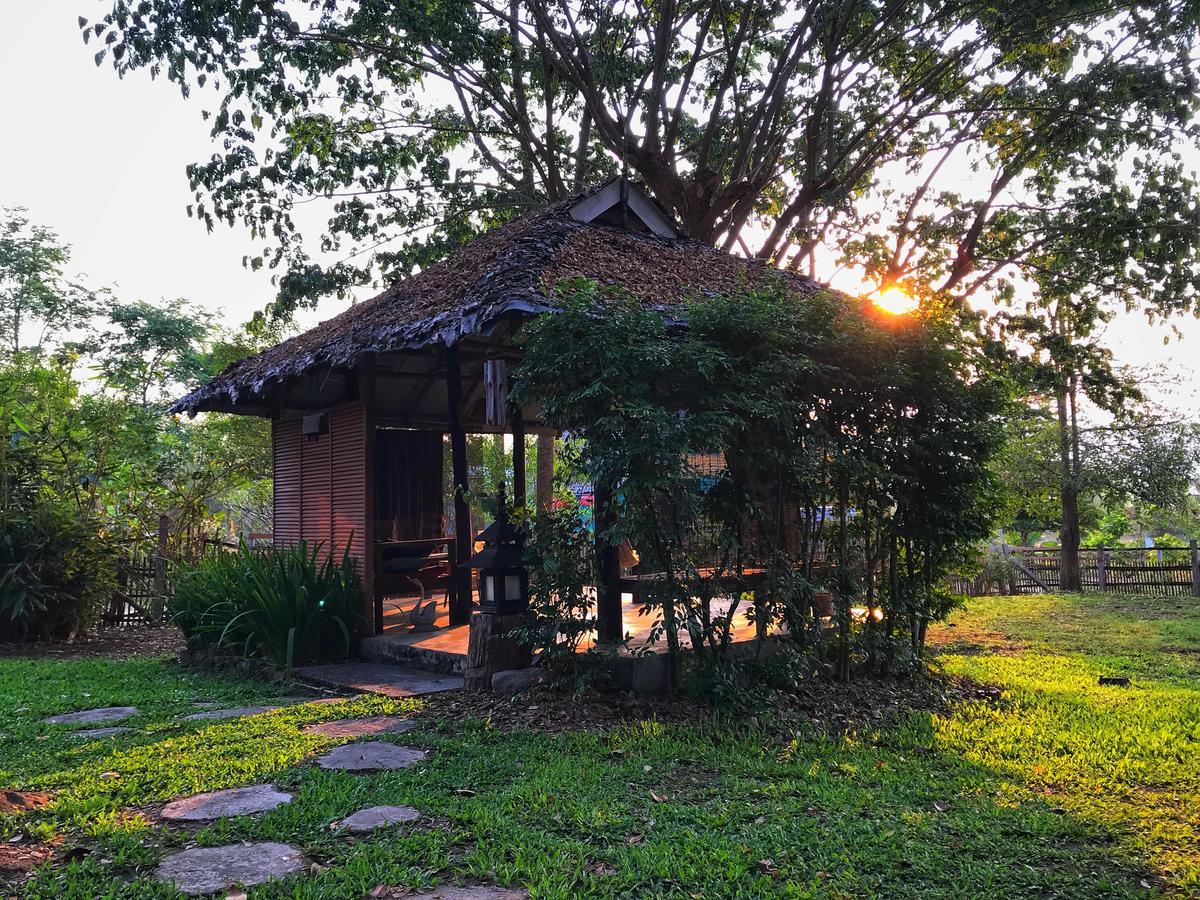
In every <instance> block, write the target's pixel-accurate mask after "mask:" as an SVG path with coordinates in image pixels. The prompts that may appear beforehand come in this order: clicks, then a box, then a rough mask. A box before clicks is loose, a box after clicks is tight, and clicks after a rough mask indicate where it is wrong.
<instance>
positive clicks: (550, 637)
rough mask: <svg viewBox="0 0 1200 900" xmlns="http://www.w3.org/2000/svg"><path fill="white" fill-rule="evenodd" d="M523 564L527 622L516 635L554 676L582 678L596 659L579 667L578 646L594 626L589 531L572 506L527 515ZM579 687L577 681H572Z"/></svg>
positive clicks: (593, 575)
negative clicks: (526, 576) (526, 569)
mask: <svg viewBox="0 0 1200 900" xmlns="http://www.w3.org/2000/svg"><path fill="white" fill-rule="evenodd" d="M523 527H524V529H525V534H526V545H525V563H526V566H527V567H528V569H529V612H530V624H529V625H528V626H527V627H524V628H520V629H517V631H516V632H515V636H516V637H517V639H518V640H520V641H521V642H522V643H524V644H526V645H528V646H529V647H530V648H531V649H532V650H533V651H534V652H535V653H537V654H538V656H539V658H540V661H541V663H542V665H544V666H546V667H548V668H549V669H551V670H552V671H553V672H555V673H556V674H564V675H569V676H571V677H575V678H577V679H579V678H585V677H587V676H589V675H591V674H594V673H595V671H597V667H596V666H595V665H594V664H595V660H589V661H588V662H589V664H588V665H586V666H583V667H582V668H581V667H580V663H581V662H582V660H581V659H580V658H579V657H580V654H579V653H578V650H579V646H580V644H581V643H582V642H583V641H584V639H585V638H587V636H588V634H589V632H591V631H593V630H594V629H595V627H596V617H595V613H594V611H593V609H592V601H593V596H592V588H591V586H592V585H593V584H595V583H596V576H595V567H594V559H593V554H592V547H593V541H592V533H591V531H590V530H589V528H588V526H587V523H586V522H585V521H584V520H583V517H582V516H581V515H580V509H579V507H578V506H577V505H575V504H566V505H564V506H563V507H561V508H559V509H547V510H542V511H540V512H538V514H537V515H536V516H529V515H528V514H526V518H525V521H524V522H523ZM576 687H577V688H579V687H582V682H580V683H577V685H576Z"/></svg>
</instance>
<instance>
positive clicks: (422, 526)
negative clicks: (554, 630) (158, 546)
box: [172, 178, 818, 638]
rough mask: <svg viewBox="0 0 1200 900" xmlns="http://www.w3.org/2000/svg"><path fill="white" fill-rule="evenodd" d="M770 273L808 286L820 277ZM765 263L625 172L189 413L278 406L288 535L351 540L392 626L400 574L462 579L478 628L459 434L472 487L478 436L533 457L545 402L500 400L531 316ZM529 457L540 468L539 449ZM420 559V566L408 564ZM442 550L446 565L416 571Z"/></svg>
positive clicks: (383, 299)
mask: <svg viewBox="0 0 1200 900" xmlns="http://www.w3.org/2000/svg"><path fill="white" fill-rule="evenodd" d="M770 271H772V272H775V273H776V274H777V275H778V276H779V277H782V278H784V279H786V282H787V284H788V287H789V290H793V291H795V292H796V293H797V294H801V295H807V294H811V293H812V292H813V291H815V290H817V288H818V285H817V284H816V283H815V282H813V281H811V280H809V279H807V278H804V277H802V276H799V275H795V274H792V273H781V272H779V271H778V270H775V269H771V270H770ZM762 273H763V265H762V264H761V263H757V262H754V261H751V260H747V259H745V258H742V257H737V256H733V255H731V254H727V253H722V252H720V251H717V250H714V249H713V248H711V247H708V246H706V245H702V244H698V243H696V242H694V241H691V240H688V239H687V238H685V237H683V236H682V235H681V234H680V232H679V231H678V229H677V228H676V226H675V225H674V223H672V221H671V219H670V217H669V216H667V215H666V214H665V213H664V212H663V211H662V209H661V208H660V207H659V206H658V205H657V204H656V203H655V202H654V201H653V200H652V199H651V198H650V197H648V196H647V195H646V194H645V193H644V192H643V191H642V190H641V189H640V188H639V187H638V186H636V185H634V184H631V183H630V182H628V181H627V180H625V179H621V178H617V179H612V180H610V181H608V182H606V183H605V184H603V185H600V186H599V187H597V188H595V189H593V190H591V191H589V192H587V193H585V194H583V195H581V196H579V197H576V198H573V199H571V200H567V201H563V202H560V203H556V204H554V205H551V206H548V207H546V208H543V209H540V210H536V211H533V212H530V213H528V214H526V215H524V216H522V217H520V218H518V219H515V220H514V221H512V222H510V223H508V224H506V225H503V226H501V227H499V228H496V229H493V230H492V231H489V232H487V233H485V234H483V235H481V236H480V237H478V238H477V239H476V240H474V241H472V242H471V243H469V244H467V245H466V246H464V247H462V248H461V249H459V250H458V251H456V252H454V253H453V254H451V255H450V256H449V257H447V258H446V259H444V260H442V261H441V262H438V263H435V264H433V265H431V266H429V268H427V269H424V270H423V271H421V272H420V273H418V274H416V275H413V276H412V277H410V278H406V279H404V280H403V281H401V282H399V283H397V284H395V285H393V286H392V287H390V288H388V289H387V290H385V291H384V292H383V293H381V294H379V295H378V296H377V297H374V298H373V299H371V300H367V301H365V302H362V303H359V304H356V305H354V306H351V307H350V308H349V309H347V310H346V311H345V312H343V313H341V314H340V315H338V316H335V317H334V318H332V319H330V320H328V321H326V322H324V323H322V324H320V325H318V326H317V327H315V328H313V329H311V330H309V331H307V332H305V333H303V334H301V335H299V336H297V337H294V338H291V339H289V340H286V341H284V342H283V343H281V344H279V345H277V346H275V347H272V348H270V349H269V350H265V351H263V352H261V353H259V354H257V355H255V356H251V357H249V358H247V359H244V360H241V361H240V362H237V363H235V364H233V365H232V366H230V367H229V368H228V369H226V370H225V371H224V372H222V373H221V374H220V375H218V376H217V377H216V378H214V379H213V380H212V381H210V382H208V383H207V384H205V385H203V386H201V387H199V388H197V389H196V390H194V391H192V392H191V393H190V394H188V395H187V396H186V397H184V398H182V399H181V400H179V401H178V402H177V403H176V404H175V405H174V406H173V407H172V410H173V411H174V412H179V413H188V414H193V415H194V414H196V413H199V412H205V411H213V412H227V413H237V414H244V415H255V416H263V417H266V418H269V419H271V422H272V444H273V458H274V480H275V496H274V515H275V526H274V529H275V530H274V539H275V541H276V543H277V544H288V543H292V542H296V541H298V540H301V539H303V540H305V541H308V542H310V543H313V542H320V543H322V544H323V545H324V546H326V547H329V548H334V549H335V550H336V552H338V553H341V552H342V550H343V549H344V548H349V551H350V554H351V556H352V557H353V558H354V559H355V560H357V562H358V564H359V565H360V567H361V572H362V577H363V583H364V586H365V594H366V596H365V597H364V611H366V612H367V613H368V621H369V622H371V623H374V628H375V629H376V630H378V629H379V628H381V627H382V620H381V594H382V593H383V592H384V589H385V586H386V582H387V580H388V579H389V577H392V575H394V574H396V573H398V572H402V573H404V575H405V577H408V578H409V579H410V580H411V579H412V578H416V579H417V580H420V579H422V578H426V577H432V578H434V579H438V578H440V579H441V580H443V581H446V582H448V595H449V611H450V624H451V625H459V624H465V623H466V622H467V621H468V619H469V618H470V616H471V609H472V589H471V584H470V581H469V577H468V575H467V573H466V572H465V571H464V570H462V569H461V568H459V567H458V566H456V565H454V564H453V563H454V561H455V560H463V559H466V558H467V557H468V556H469V555H470V548H471V544H472V540H473V535H474V532H473V530H472V527H471V523H470V521H469V512H468V510H467V507H466V504H465V502H464V501H463V500H462V499H461V497H459V499H458V500H457V502H456V503H455V504H454V511H453V515H452V516H451V517H450V518H451V521H450V522H447V523H444V522H443V516H442V515H441V511H442V506H441V504H442V496H443V491H442V486H443V477H444V476H443V472H442V458H443V454H442V446H443V441H444V440H445V437H444V436H446V435H448V436H449V444H450V448H451V453H450V456H451V459H452V465H451V467H450V468H451V472H450V475H451V478H452V484H453V485H455V486H457V487H465V485H466V482H467V461H466V449H465V435H466V434H467V433H472V432H473V433H496V432H498V431H500V430H503V429H505V428H510V429H511V430H512V431H513V432H514V433H515V436H516V437H517V438H518V440H516V441H515V442H514V452H515V453H516V454H517V455H518V457H520V456H523V453H524V440H523V434H524V432H525V429H538V428H540V427H541V425H540V423H539V422H538V421H537V410H533V409H525V410H513V411H512V415H510V416H509V417H508V418H507V421H508V424H507V425H504V424H501V423H502V422H503V421H504V419H505V417H504V416H503V415H502V414H500V415H498V414H497V410H496V409H495V406H496V403H497V402H500V403H502V402H503V399H502V398H501V399H500V400H498V399H497V396H496V393H495V392H496V390H497V389H502V386H503V385H502V381H503V379H502V378H499V379H498V378H497V377H496V376H497V373H498V372H499V371H500V370H499V369H497V367H496V363H497V362H498V361H501V362H503V363H507V364H511V363H513V362H516V361H517V360H518V359H519V351H518V350H517V349H516V348H515V347H514V345H513V337H514V335H515V334H516V333H517V331H518V330H519V329H520V328H521V326H522V324H523V323H525V322H526V321H528V319H529V318H530V317H532V316H536V315H540V314H544V313H549V312H553V311H554V309H555V306H556V304H555V299H554V298H555V288H556V285H558V284H560V283H561V282H562V281H563V280H564V279H569V278H573V277H584V278H589V279H594V280H596V281H598V282H601V283H609V284H616V285H620V286H623V287H624V288H626V289H627V290H628V291H630V292H631V293H632V294H633V295H635V296H637V297H640V298H643V299H644V300H645V301H646V302H647V303H648V304H653V305H655V306H659V307H669V306H671V305H675V304H679V303H682V302H684V301H686V300H687V298H688V297H690V296H697V295H703V294H708V293H712V292H718V291H727V290H730V289H733V288H735V287H736V286H738V285H739V284H740V283H743V282H745V281H749V282H751V283H753V282H754V281H755V280H756V279H758V278H760V277H761V276H762ZM489 376H490V377H489ZM489 386H490V388H489ZM489 410H490V412H491V415H489ZM514 462H515V467H514V468H515V470H516V472H517V473H520V474H521V475H522V476H523V472H524V461H523V459H521V458H518V459H516V460H515V461H514ZM457 493H458V492H457V491H456V494H457ZM518 496H523V491H520V490H519V492H518ZM444 526H445V527H444ZM406 555H407V556H410V557H416V558H417V559H418V560H419V561H420V562H419V563H411V562H408V563H406V562H405V557H406ZM435 558H436V559H437V560H438V561H439V566H435V567H427V568H429V569H432V570H433V571H432V575H431V574H430V572H429V571H421V570H420V569H413V568H411V566H414V565H417V566H419V565H421V564H423V561H424V560H426V559H435ZM397 560H399V563H397ZM405 565H409V566H410V568H409V569H405V568H404V566H405ZM614 576H615V573H614ZM606 580H607V581H609V582H610V583H608V584H602V585H599V586H598V588H599V590H598V595H599V602H598V609H597V612H598V617H599V631H600V636H601V637H602V638H603V637H606V636H619V635H620V634H621V631H622V623H621V611H620V599H619V593H616V592H618V586H617V585H616V583H615V580H614V579H606ZM614 593H616V599H615V602H613V596H614Z"/></svg>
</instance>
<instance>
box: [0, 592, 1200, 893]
mask: <svg viewBox="0 0 1200 900" xmlns="http://www.w3.org/2000/svg"><path fill="white" fill-rule="evenodd" d="M1197 609H1198V605H1192V604H1189V603H1184V604H1182V605H1180V606H1179V607H1178V608H1176V607H1175V606H1173V605H1172V604H1171V603H1168V602H1165V601H1156V602H1150V601H1129V600H1121V601H1114V600H1111V599H1101V598H1093V597H1086V598H1072V599H1063V598H1041V597H1038V598H1030V597H1023V598H1003V599H995V598H993V599H988V600H983V601H978V602H976V603H974V604H973V605H972V607H971V608H970V609H969V610H968V611H966V612H963V613H959V614H957V615H956V616H955V618H954V622H955V623H956V624H957V626H958V627H956V628H953V629H945V630H942V631H940V632H939V633H938V634H937V635H936V637H937V639H938V640H939V641H941V642H943V646H942V649H941V652H940V654H939V656H938V663H937V664H938V666H939V667H941V668H944V669H945V670H946V671H948V672H950V673H953V674H962V675H969V676H971V677H973V678H976V679H979V680H981V681H987V682H991V683H995V684H999V685H1000V686H1001V687H1002V688H1003V693H1002V696H1001V699H1000V701H999V702H998V703H984V702H971V703H965V704H961V705H958V706H956V707H955V708H954V709H953V711H952V712H951V713H950V714H948V715H945V716H930V715H929V714H926V713H915V712H914V713H912V714H910V715H909V716H907V717H906V718H905V721H904V722H903V724H902V725H901V726H899V727H897V728H894V729H890V730H885V731H880V732H871V733H861V734H856V735H852V736H848V737H837V738H834V737H828V736H823V735H821V734H819V733H817V732H815V731H812V732H809V731H805V732H804V733H802V734H799V735H796V736H794V737H788V738H781V737H780V736H779V735H778V734H775V733H770V732H766V731H762V730H757V729H750V728H745V727H732V726H725V727H721V728H718V727H716V726H705V727H686V728H685V727H679V726H671V727H667V726H662V725H659V724H656V723H654V722H641V723H629V724H627V725H624V726H621V727H618V728H616V729H614V730H612V731H610V732H607V733H603V734H596V733H567V734H560V735H551V734H541V733H532V732H518V733H514V734H507V735H506V734H501V733H499V732H497V731H494V730H492V729H490V728H489V727H488V726H487V724H486V723H483V722H478V721H473V722H468V723H466V724H457V723H451V722H443V721H440V720H438V719H437V718H436V716H435V715H434V714H433V713H432V712H431V713H430V714H427V715H423V716H422V717H421V720H420V721H421V723H422V724H421V726H420V727H419V728H417V729H415V730H413V731H410V732H407V733H405V734H402V735H396V736H389V738H388V739H389V740H395V741H396V742H398V743H402V744H405V745H409V746H419V747H422V748H425V749H427V750H429V751H430V756H429V759H428V760H427V761H426V763H424V764H423V765H421V766H419V767H418V768H415V769H411V770H407V771H402V772H395V773H387V774H383V775H376V776H362V775H348V774H345V773H336V772H325V771H322V770H320V769H317V768H314V767H312V766H311V765H308V764H307V762H306V761H307V760H308V759H309V758H310V757H311V756H312V755H313V754H315V753H316V752H317V751H319V750H321V749H323V748H325V747H328V746H330V745H332V744H333V743H336V741H334V740H331V739H327V738H322V737H317V736H306V735H304V734H302V733H301V731H300V728H301V727H302V726H303V725H304V724H305V723H307V722H310V721H316V720H319V719H331V718H338V717H341V716H343V715H346V714H347V713H350V714H361V713H378V712H383V711H405V710H407V709H411V708H414V707H415V706H416V705H417V704H416V703H415V702H413V701H406V702H403V703H400V702H396V701H387V700H382V699H359V700H352V701H348V703H346V704H329V705H326V704H322V705H315V706H314V705H307V706H299V707H290V708H287V709H284V710H280V711H278V712H275V713H270V714H267V715H263V716H256V717H253V718H249V719H242V720H237V721H228V722H221V723H209V724H205V723H202V722H181V721H179V720H178V718H176V717H177V716H178V715H180V714H184V713H187V712H191V711H194V709H195V707H194V706H193V704H194V702H196V701H201V700H204V701H217V702H220V703H223V704H224V703H229V704H231V705H244V704H249V703H254V702H256V701H257V702H262V701H263V700H264V699H266V698H269V697H273V696H278V695H280V694H282V693H286V692H287V689H286V688H281V687H279V686H266V685H258V684H256V683H254V682H253V681H247V680H240V679H236V678H223V677H215V676H199V675H195V674H192V673H189V672H187V671H185V670H181V669H179V668H178V667H176V666H174V665H173V664H171V663H169V662H166V661H161V660H127V661H64V660H55V661H30V660H0V704H3V708H4V709H5V710H6V711H12V712H11V714H10V715H7V716H6V717H5V719H4V721H3V723H2V724H0V732H3V734H4V736H3V738H0V786H12V787H22V788H38V789H45V790H51V791H53V792H55V795H56V801H55V804H54V805H53V806H52V807H50V808H48V809H46V810H43V811H41V812H39V813H36V814H32V815H29V816H25V817H21V818H17V817H9V818H8V819H4V818H0V837H4V838H5V839H7V837H9V836H11V835H13V834H15V833H16V832H17V831H18V830H20V831H23V832H25V833H33V834H35V835H36V836H39V837H42V838H50V837H54V836H56V835H57V836H62V838H63V839H64V841H65V845H64V846H69V845H78V846H80V847H81V848H82V849H81V851H80V852H79V853H78V854H75V855H76V856H77V857H78V858H77V859H74V861H71V862H67V863H60V864H57V865H50V866H46V867H43V868H42V869H41V870H39V871H38V872H37V874H36V875H35V877H34V878H33V879H32V880H30V881H29V882H28V883H26V884H24V885H23V886H22V887H21V888H20V890H21V891H22V892H23V893H24V895H25V896H29V897H46V898H49V897H54V898H63V897H101V896H113V897H170V896H174V893H173V892H172V891H171V890H169V889H166V888H164V887H162V886H160V885H156V884H154V883H153V882H151V881H149V880H147V878H146V876H147V875H148V874H149V873H150V872H151V871H152V870H153V867H154V865H155V864H156V863H157V862H158V860H160V859H161V858H162V857H163V856H164V855H165V854H166V853H168V852H170V851H171V850H173V849H176V848H178V847H181V846H183V845H184V844H185V843H186V842H187V841H189V840H195V841H198V842H199V843H201V844H205V845H214V844H221V843H225V842H228V841H232V840H243V839H245V840H258V839H273V840H284V841H289V842H293V843H296V844H298V845H299V846H300V847H302V849H303V850H304V851H305V853H306V854H307V855H308V857H309V858H310V860H312V861H313V862H315V863H317V864H318V865H319V866H320V867H321V868H320V869H319V870H317V871H316V873H315V874H311V875H310V876H308V877H305V878H297V879H291V880H288V881H286V882H281V883H277V884H271V885H266V886H264V887H262V888H259V889H257V890H254V891H251V896H263V897H282V896H287V897H312V898H317V897H322V898H324V897H346V898H350V897H355V898H357V897H362V896H363V895H364V894H365V893H366V892H368V891H370V890H371V889H372V888H373V887H375V886H376V885H378V884H381V883H387V884H392V885H407V886H411V887H414V888H418V887H427V886H430V885H432V884H434V883H438V882H445V881H474V880H479V881H495V882H499V883H503V884H509V885H520V886H524V887H528V888H529V889H530V891H531V894H532V895H533V896H534V897H577V896H579V897H639V898H640V897H660V896H661V897H665V896H678V897H776V896H780V897H806V896H818V897H862V896H880V897H914V898H916V897H921V898H926V897H983V896H992V897H1031V896H1039V897H1046V896H1052V897H1080V898H1084V897H1107V896H1111V897H1123V896H1139V895H1144V894H1147V893H1156V892H1158V891H1159V890H1162V891H1165V892H1168V893H1170V892H1175V893H1188V892H1196V891H1198V890H1200V887H1198V885H1200V882H1198V881H1197V878H1198V875H1197V872H1198V867H1200V848H1198V846H1197V825H1198V823H1197V821H1196V816H1197V815H1198V812H1197V807H1198V806H1200V803H1198V798H1197V790H1196V788H1197V774H1198V772H1200V753H1198V752H1197V750H1198V749H1200V748H1197V746H1196V745H1197V743H1198V742H1200V691H1198V689H1197V681H1196V678H1195V675H1196V667H1195V662H1196V657H1195V653H1196V651H1197V650H1200V618H1198V616H1197ZM1100 674H1124V675H1127V676H1128V677H1130V678H1131V679H1132V680H1133V684H1132V685H1131V686H1130V687H1128V688H1100V687H1098V686H1097V685H1096V679H1097V677H1098V676H1099V675H1100ZM830 689H831V690H836V688H832V687H831V688H830ZM85 692H86V693H87V694H90V696H87V697H85V696H83V694H84V693H85ZM109 704H134V705H137V706H138V707H139V708H140V709H141V715H140V716H139V717H138V718H137V719H134V720H131V724H133V725H135V726H137V727H138V729H139V732H138V733H136V734H133V735H128V736H125V737H122V738H118V739H116V740H109V741H100V742H91V743H82V744H81V742H78V741H74V740H72V739H70V738H67V737H65V732H66V729H62V728H52V727H49V726H44V725H41V724H40V723H39V721H38V720H39V719H40V718H41V717H43V716H45V715H50V714H52V713H56V712H62V711H67V710H71V709H77V708H81V707H85V706H103V705H109ZM16 710H21V711H20V712H16ZM111 773H117V774H118V776H119V777H112V775H111ZM268 778H269V779H273V780H274V781H275V782H276V783H278V784H280V785H281V786H283V787H284V788H285V789H287V790H290V791H292V792H293V793H294V794H295V800H294V801H293V802H292V803H291V804H289V805H287V806H284V807H281V808H280V809H278V810H276V811H274V812H271V813H268V814H266V815H264V816H261V817H258V818H254V819H238V820H234V821H230V822H223V823H220V824H217V825H210V826H206V827H203V828H201V829H200V830H198V831H196V830H191V831H188V830H184V829H180V828H163V827H160V826H158V825H156V824H151V821H152V819H151V817H152V813H153V807H154V805H155V804H158V803H161V802H163V801H165V800H167V799H169V798H171V797H175V796H179V795H183V794H187V793H191V792H194V791H198V790H212V789H216V788H220V787H228V786H233V785H239V784H246V783H250V782H254V781H261V780H266V779H268ZM470 792H473V793H470ZM377 803H392V804H408V805H412V806H415V807H417V808H418V809H420V810H421V811H422V812H423V813H424V814H425V818H424V820H423V821H422V822H419V823H417V824H416V825H415V826H411V827H403V828H399V829H395V830H391V831H386V832H381V833H376V834H375V835H373V836H369V837H365V838H358V839H350V838H348V837H345V836H343V835H341V834H339V833H337V832H336V831H335V830H332V829H331V828H330V827H329V826H330V824H331V823H332V822H334V821H335V820H336V819H339V818H341V817H343V816H345V815H346V814H348V813H350V812H353V811H354V810H356V809H360V808H362V807H363V806H367V805H372V804H377ZM760 860H761V861H766V860H769V861H770V862H769V864H767V863H764V864H761V865H760ZM1146 884H1149V885H1151V886H1152V887H1151V888H1150V890H1149V891H1147V889H1146V887H1145V885H1146Z"/></svg>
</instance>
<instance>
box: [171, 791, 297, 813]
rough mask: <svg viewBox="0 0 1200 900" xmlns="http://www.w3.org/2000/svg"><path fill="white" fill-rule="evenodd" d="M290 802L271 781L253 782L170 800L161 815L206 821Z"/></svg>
mask: <svg viewBox="0 0 1200 900" xmlns="http://www.w3.org/2000/svg"><path fill="white" fill-rule="evenodd" d="M291 802H292V795H291V794H285V793H284V792H283V791H280V790H278V789H276V787H275V785H273V784H252V785H250V786H249V787H240V788H230V789H229V790H225V791H210V792H209V793H207V794H196V795H195V796H194V797H184V798H183V799H181V800H173V801H171V802H170V803H168V804H167V805H166V806H164V807H163V811H162V817H163V818H164V819H176V820H179V821H183V822H208V821H211V820H213V819H221V818H225V817H227V816H252V815H255V814H257V813H264V812H270V811H271V810H273V809H277V808H278V807H280V806H283V805H284V804H285V803H291Z"/></svg>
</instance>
